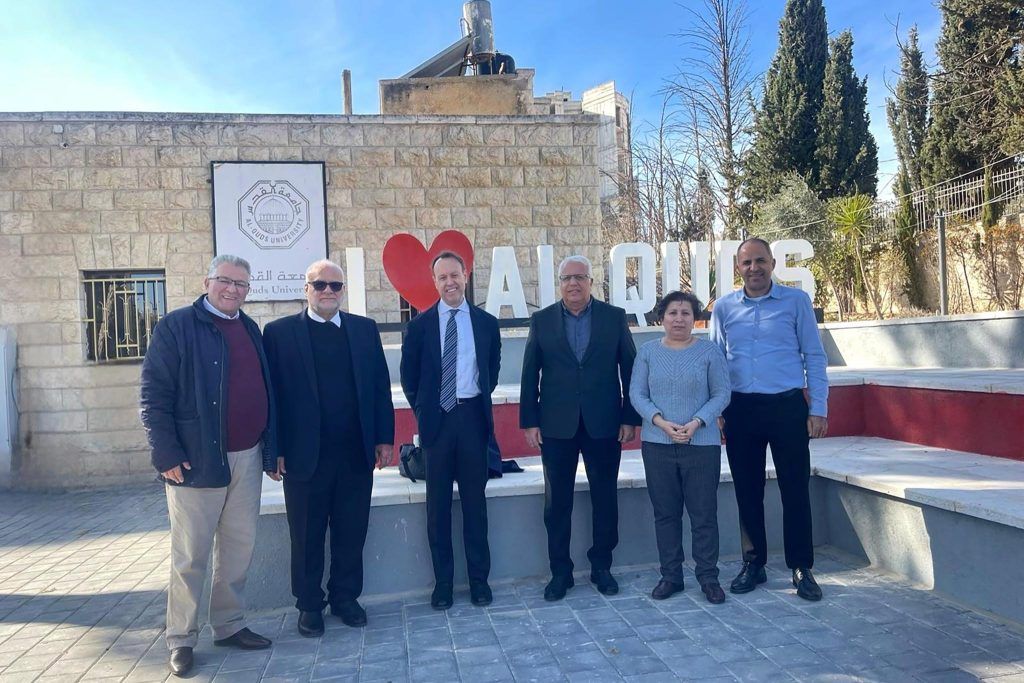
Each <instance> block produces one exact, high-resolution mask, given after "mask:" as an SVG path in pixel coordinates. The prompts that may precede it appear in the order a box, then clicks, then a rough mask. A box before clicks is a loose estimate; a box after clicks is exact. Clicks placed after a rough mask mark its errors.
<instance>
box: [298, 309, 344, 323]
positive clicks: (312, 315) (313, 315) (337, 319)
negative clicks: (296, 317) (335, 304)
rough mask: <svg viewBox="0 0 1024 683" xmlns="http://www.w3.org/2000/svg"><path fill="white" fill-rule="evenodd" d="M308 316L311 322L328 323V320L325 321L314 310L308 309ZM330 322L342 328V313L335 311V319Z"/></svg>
mask: <svg viewBox="0 0 1024 683" xmlns="http://www.w3.org/2000/svg"><path fill="white" fill-rule="evenodd" d="M306 314H307V315H308V316H309V317H310V319H311V320H315V321H316V322H318V323H325V322H328V321H327V320H324V319H323V318H321V317H320V316H318V315H317V314H316V312H314V311H313V309H312V308H308V307H307V308H306ZM330 322H332V323H334V326H335V327H341V311H335V312H334V317H333V318H331V319H330Z"/></svg>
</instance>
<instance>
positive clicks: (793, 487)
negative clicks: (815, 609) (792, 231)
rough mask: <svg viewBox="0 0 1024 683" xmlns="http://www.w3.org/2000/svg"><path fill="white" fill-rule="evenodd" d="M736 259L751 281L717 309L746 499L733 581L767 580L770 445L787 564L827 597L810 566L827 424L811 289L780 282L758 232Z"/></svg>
mask: <svg viewBox="0 0 1024 683" xmlns="http://www.w3.org/2000/svg"><path fill="white" fill-rule="evenodd" d="M736 267H737V270H738V271H739V273H740V276H741V277H742V279H743V288H742V289H739V290H737V291H735V292H732V293H730V294H727V295H726V296H724V297H722V298H721V299H719V300H718V302H717V303H716V304H715V308H714V311H713V313H712V317H711V339H712V341H714V342H715V343H717V344H718V345H719V346H720V347H721V349H722V351H723V352H724V353H725V357H726V360H727V361H728V363H729V376H730V379H731V381H732V390H733V393H732V400H731V402H730V403H729V407H728V408H726V410H725V411H724V413H723V415H722V417H723V418H724V420H725V424H724V427H723V433H724V434H725V439H726V453H727V455H728V458H729V469H730V470H732V476H733V482H734V486H735V490H736V504H737V507H738V508H739V516H740V537H741V543H742V546H743V569H742V570H741V571H740V573H739V575H738V576H737V577H736V578H735V579H734V580H733V582H732V585H731V587H730V590H731V591H732V592H733V593H748V592H750V591H752V590H754V589H755V588H756V587H757V585H758V584H760V583H764V582H765V581H766V580H767V577H766V575H765V571H764V565H765V563H766V562H767V560H768V550H767V541H766V538H765V530H764V485H765V459H766V449H767V447H768V446H769V445H771V448H772V460H773V462H774V463H775V472H776V476H777V478H778V483H779V491H780V493H781V494H782V507H783V510H782V517H783V535H784V546H785V553H786V566H787V567H789V568H790V569H791V570H792V571H793V585H794V586H795V587H796V589H797V595H799V596H800V597H801V598H804V599H806V600H820V599H821V588H820V587H819V586H818V584H817V582H815V580H814V576H813V575H812V574H811V567H812V566H813V564H814V546H813V541H812V537H811V504H810V495H809V493H808V485H809V482H810V475H811V463H810V457H811V456H810V448H809V439H812V438H819V437H822V436H824V435H825V432H826V431H827V430H828V420H827V415H828V377H827V375H826V373H825V368H826V366H827V359H826V356H825V350H824V348H823V347H822V345H821V338H820V337H819V336H818V327H817V324H816V322H815V319H814V309H813V308H812V306H811V300H810V297H808V296H807V294H805V293H804V292H803V291H801V290H799V289H795V288H793V287H786V286H785V285H780V284H779V283H777V282H772V271H773V270H774V268H775V259H774V258H772V252H771V247H770V246H769V244H768V243H767V242H765V241H764V240H762V239H759V238H756V237H754V238H750V239H747V240H745V241H744V242H743V243H742V244H740V248H739V251H738V252H737V255H736ZM805 388H806V390H807V394H808V397H807V398H805V396H804V390H805ZM808 403H809V405H808Z"/></svg>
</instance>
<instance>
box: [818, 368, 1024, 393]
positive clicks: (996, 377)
mask: <svg viewBox="0 0 1024 683" xmlns="http://www.w3.org/2000/svg"><path fill="white" fill-rule="evenodd" d="M828 379H829V385H830V386H858V385H864V384H871V385H876V386H886V387H904V388H912V389H939V390H944V391H966V392H976V393H985V394H1015V395H1024V369H1019V368H1003V369H991V368H977V369H973V368H842V367H833V368H829V369H828Z"/></svg>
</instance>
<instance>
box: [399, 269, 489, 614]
mask: <svg viewBox="0 0 1024 683" xmlns="http://www.w3.org/2000/svg"><path fill="white" fill-rule="evenodd" d="M430 267H431V271H432V272H433V277H434V286H435V287H437V292H438V294H440V295H441V300H440V301H439V302H438V303H436V304H435V305H433V306H431V307H430V308H429V309H427V310H426V311H423V312H422V313H421V314H419V315H418V316H416V317H415V318H413V320H412V321H411V322H410V323H409V326H408V328H407V329H406V335H405V341H404V343H403V344H402V363H401V377H402V390H403V391H404V392H405V396H406V398H407V399H408V400H409V405H410V406H412V409H413V412H415V414H416V422H417V424H418V426H419V434H420V445H421V446H422V448H423V452H424V456H425V461H426V468H427V537H428V540H429V542H430V557H431V561H432V562H433V566H434V592H433V595H431V598H430V604H431V605H432V606H433V607H434V609H448V608H449V607H451V606H452V599H453V598H452V585H453V583H454V574H455V562H454V559H453V555H452V483H453V482H458V485H459V498H460V499H461V501H462V528H463V534H462V535H463V541H464V543H465V549H466V565H467V574H468V575H469V591H470V597H471V599H472V601H473V604H474V605H488V604H490V603H491V600H492V596H491V589H490V586H488V585H487V577H488V574H490V571H491V554H490V549H489V547H488V545H487V500H486V498H485V495H484V487H485V486H486V485H487V440H488V438H489V436H490V433H491V430H492V429H493V428H494V418H493V416H492V413H491V392H493V391H494V388H495V387H496V386H497V384H498V369H499V366H500V364H501V337H500V335H499V333H498V321H497V319H496V318H495V317H494V316H493V315H491V314H490V313H487V312H486V311H484V310H482V309H480V308H477V307H476V306H472V305H470V304H469V302H468V301H466V264H465V262H464V261H463V260H462V257H460V256H459V255H458V254H456V253H454V252H451V251H444V252H441V253H440V254H438V255H437V257H436V258H434V261H433V263H431V265H430Z"/></svg>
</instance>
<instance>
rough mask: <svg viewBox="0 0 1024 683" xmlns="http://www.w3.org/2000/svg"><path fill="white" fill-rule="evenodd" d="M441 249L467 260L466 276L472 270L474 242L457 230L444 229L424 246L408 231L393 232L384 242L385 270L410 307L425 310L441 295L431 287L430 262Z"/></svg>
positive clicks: (432, 284) (432, 281)
mask: <svg viewBox="0 0 1024 683" xmlns="http://www.w3.org/2000/svg"><path fill="white" fill-rule="evenodd" d="M442 251H454V252H455V253H456V254H458V255H459V256H461V257H462V260H463V261H465V262H466V276H467V277H469V274H470V273H472V272H473V245H472V244H471V243H470V241H469V238H468V237H466V236H465V235H463V234H462V233H461V232H459V231H458V230H445V231H444V232H442V233H441V234H439V235H438V236H437V237H435V238H434V241H433V242H432V243H431V244H430V249H425V248H424V247H423V243H422V242H420V241H419V240H418V239H416V238H415V237H413V236H412V235H410V234H408V233H404V232H403V233H399V234H397V235H392V236H391V237H390V238H389V239H388V241H387V242H386V243H385V244H384V254H383V260H384V273H385V274H386V275H387V276H388V279H389V280H391V284H392V285H394V287H395V290H397V291H398V293H399V294H401V295H402V298H403V299H405V300H406V301H408V302H409V303H410V304H411V305H412V307H413V308H415V309H416V310H418V311H424V310H426V309H428V308H430V307H431V306H433V305H434V304H435V303H437V300H438V299H439V298H440V295H438V293H437V289H436V288H435V287H434V278H433V276H432V274H431V272H430V262H431V261H433V260H434V257H435V256H437V255H438V254H440V253H441V252H442Z"/></svg>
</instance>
